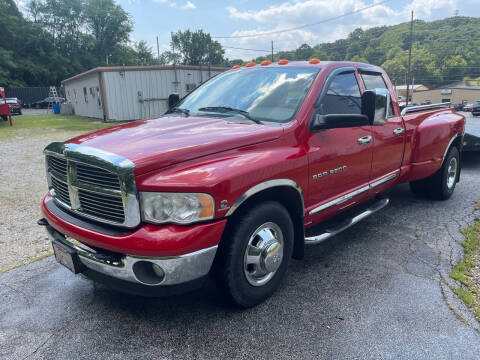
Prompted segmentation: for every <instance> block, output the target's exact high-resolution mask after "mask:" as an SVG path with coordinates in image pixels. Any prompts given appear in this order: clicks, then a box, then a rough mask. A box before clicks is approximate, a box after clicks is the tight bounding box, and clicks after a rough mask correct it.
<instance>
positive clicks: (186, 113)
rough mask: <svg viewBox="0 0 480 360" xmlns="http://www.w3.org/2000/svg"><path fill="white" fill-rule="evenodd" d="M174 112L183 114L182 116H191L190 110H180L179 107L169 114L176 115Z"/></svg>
mask: <svg viewBox="0 0 480 360" xmlns="http://www.w3.org/2000/svg"><path fill="white" fill-rule="evenodd" d="M174 112H179V113H182V114H185V115H189V114H190V110H188V109H182V108H178V107H176V108H173V109H171V110H170V111H169V112H168V114H170V113H174Z"/></svg>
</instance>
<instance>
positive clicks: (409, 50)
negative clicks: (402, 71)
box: [405, 10, 413, 106]
mask: <svg viewBox="0 0 480 360" xmlns="http://www.w3.org/2000/svg"><path fill="white" fill-rule="evenodd" d="M412 44H413V10H412V19H411V20H410V47H409V49H408V73H407V101H406V103H405V106H407V105H408V95H409V93H410V79H411V76H412ZM412 93H413V91H412ZM412 100H413V95H412Z"/></svg>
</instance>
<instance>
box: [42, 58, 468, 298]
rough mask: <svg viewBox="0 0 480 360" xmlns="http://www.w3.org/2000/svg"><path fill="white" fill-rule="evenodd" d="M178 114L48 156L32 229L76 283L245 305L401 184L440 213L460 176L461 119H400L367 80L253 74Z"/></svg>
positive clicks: (369, 70) (376, 77) (350, 70)
mask: <svg viewBox="0 0 480 360" xmlns="http://www.w3.org/2000/svg"><path fill="white" fill-rule="evenodd" d="M177 101H178V96H175V95H172V96H170V103H171V105H172V106H171V108H170V110H169V111H168V112H167V113H166V114H165V115H163V116H160V117H158V118H155V119H148V120H140V121H136V122H132V123H128V124H123V125H119V126H113V127H110V128H107V129H103V130H100V131H96V132H92V133H89V134H86V135H82V136H79V137H76V138H74V139H71V140H68V141H66V142H56V143H52V144H50V145H49V146H47V147H46V149H45V155H46V166H47V178H48V186H49V192H48V194H47V195H46V196H45V198H44V199H43V203H42V210H43V214H44V218H42V219H40V220H39V224H40V225H43V226H45V227H46V229H47V232H48V234H49V237H50V238H51V240H52V242H53V247H54V250H55V256H56V259H57V261H58V262H60V263H61V264H63V265H65V266H66V267H68V268H69V269H70V270H72V271H73V272H74V273H83V274H84V275H86V276H87V277H89V278H91V279H93V280H96V281H100V282H104V283H106V284H107V285H109V286H111V287H114V288H117V289H121V290H123V291H127V292H133V293H142V294H144V293H148V294H154V295H162V294H172V293H178V292H180V291H185V290H189V289H193V288H195V287H198V286H199V285H201V283H202V281H204V280H205V278H206V277H207V275H209V274H212V275H214V276H215V277H216V278H217V280H218V283H219V285H220V287H221V288H222V289H224V290H225V292H226V294H228V296H229V297H230V298H231V300H233V302H234V303H235V304H237V305H239V306H241V307H249V306H253V305H255V304H258V303H259V302H261V301H263V300H264V299H266V298H267V297H268V296H270V295H271V294H272V293H273V292H274V291H275V290H276V289H277V287H278V286H279V283H280V282H281V280H282V278H283V277H284V275H285V272H286V270H287V266H288V263H289V260H290V258H292V257H293V258H296V259H301V258H302V257H303V255H304V248H305V245H308V244H317V243H319V242H321V241H324V240H326V239H328V238H330V237H331V236H333V235H335V234H337V233H339V232H340V231H342V230H344V229H346V228H348V227H349V226H351V225H353V224H355V223H357V222H358V221H360V220H361V219H363V218H365V217H367V216H369V215H371V214H373V213H375V212H376V211H378V210H380V209H382V208H383V207H385V206H386V205H387V204H388V201H389V200H388V198H387V197H386V196H385V195H384V194H385V192H386V191H387V190H389V189H390V188H392V187H393V186H395V185H396V184H398V183H403V182H410V184H411V189H412V191H413V192H414V193H415V194H418V195H424V196H429V197H432V198H434V199H439V200H443V199H448V198H449V197H450V196H451V195H452V193H453V191H454V189H455V185H456V183H457V182H458V181H459V178H460V165H461V152H462V139H463V136H464V127H465V118H464V117H463V116H462V115H459V114H457V113H455V110H454V109H452V108H449V107H448V106H447V105H445V104H437V105H435V104H433V105H426V106H419V107H411V108H408V109H406V110H404V111H403V113H400V110H399V106H398V103H397V100H396V97H395V93H394V91H393V88H392V85H391V83H390V80H389V79H388V77H387V75H386V73H385V72H384V71H383V70H382V69H381V68H379V67H377V66H372V65H368V64H362V63H354V62H320V61H318V60H316V59H313V60H311V61H309V62H290V63H289V62H288V61H286V60H282V61H279V62H278V63H275V64H272V63H270V62H268V61H267V62H263V63H262V64H259V65H257V64H254V63H249V64H247V66H244V67H235V68H234V69H232V70H229V71H227V72H224V73H222V74H220V75H218V76H216V77H214V78H212V79H210V80H209V81H207V82H206V83H204V84H203V85H201V86H200V87H198V88H197V89H195V90H194V91H193V92H191V93H190V94H188V95H187V96H186V97H185V98H183V99H182V100H181V101H178V102H177ZM175 102H176V104H175V105H174V104H173V103H175Z"/></svg>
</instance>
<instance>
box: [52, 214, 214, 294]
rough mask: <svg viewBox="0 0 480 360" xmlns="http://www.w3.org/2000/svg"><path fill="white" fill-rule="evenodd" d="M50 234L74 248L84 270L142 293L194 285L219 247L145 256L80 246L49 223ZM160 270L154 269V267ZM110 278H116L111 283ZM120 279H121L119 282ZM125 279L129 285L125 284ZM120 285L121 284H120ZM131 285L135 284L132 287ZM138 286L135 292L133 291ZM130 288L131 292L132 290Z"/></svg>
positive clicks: (208, 266)
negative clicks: (146, 289) (147, 289)
mask: <svg viewBox="0 0 480 360" xmlns="http://www.w3.org/2000/svg"><path fill="white" fill-rule="evenodd" d="M45 228H46V230H47V234H48V236H49V238H50V240H51V241H52V242H53V243H57V244H60V245H62V246H64V247H67V248H69V249H71V250H73V251H74V252H75V253H76V255H78V259H79V260H80V262H81V265H82V269H81V272H82V273H84V274H85V275H87V276H88V277H91V278H93V279H94V280H99V281H102V279H103V281H102V282H104V283H106V284H107V285H115V284H116V285H117V286H116V288H119V289H120V290H126V291H127V292H134V293H140V292H142V293H143V291H138V290H141V289H142V288H143V289H145V287H150V288H156V289H160V288H171V287H172V286H176V285H181V284H192V283H193V282H194V281H195V280H200V279H203V278H205V277H206V275H207V274H208V272H209V271H210V268H211V266H212V264H213V260H214V258H215V254H216V251H217V246H216V245H215V246H212V247H209V248H206V249H202V250H198V251H195V252H193V253H189V254H184V255H180V256H170V257H142V256H132V255H124V254H118V253H112V252H108V251H102V250H100V249H94V248H89V247H88V246H80V245H79V244H76V243H75V242H74V241H70V240H69V239H67V238H66V236H65V235H64V234H62V233H60V232H58V231H57V230H55V229H54V228H53V227H52V226H50V225H48V224H45ZM154 265H155V266H157V269H158V268H160V269H161V271H160V274H161V275H158V273H159V271H157V272H154V271H152V269H153V266H154ZM109 279H111V280H113V282H112V283H110V281H109ZM119 281H120V282H119ZM121 282H124V284H125V285H126V286H122V285H121ZM118 285H119V286H118ZM129 285H131V286H129ZM135 285H136V286H135ZM132 289H134V291H131V290H132ZM128 290H130V291H128Z"/></svg>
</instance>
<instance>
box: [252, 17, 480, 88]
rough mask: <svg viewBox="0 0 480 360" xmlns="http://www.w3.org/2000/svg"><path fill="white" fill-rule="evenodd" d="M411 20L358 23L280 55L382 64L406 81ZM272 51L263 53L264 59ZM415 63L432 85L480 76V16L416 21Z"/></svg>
mask: <svg viewBox="0 0 480 360" xmlns="http://www.w3.org/2000/svg"><path fill="white" fill-rule="evenodd" d="M409 25H410V24H409V23H402V24H398V25H394V26H382V27H376V28H371V29H368V30H362V29H356V30H355V31H353V32H352V33H350V34H349V35H348V37H347V39H342V40H338V41H335V42H333V43H324V44H319V45H315V46H313V47H311V46H309V45H302V46H300V47H299V48H298V49H297V50H295V51H291V52H280V53H278V54H276V55H275V58H286V59H289V60H294V59H296V60H306V59H309V58H311V57H318V58H320V59H321V60H354V61H363V62H368V63H371V64H375V65H380V66H382V67H383V68H384V69H385V70H386V71H387V72H388V74H389V76H390V77H391V79H392V81H393V82H396V83H397V84H405V75H406V72H407V64H408V47H409V43H410V42H409V41H410V35H409ZM265 58H268V56H267V57H260V58H257V59H255V61H257V62H258V61H261V60H263V59H265ZM412 59H413V60H412V68H413V76H414V81H415V83H423V84H426V85H428V86H438V85H442V84H447V83H452V82H456V81H461V80H463V79H464V78H465V77H473V78H476V77H479V76H480V19H479V18H472V17H460V16H455V17H451V18H446V19H443V20H438V21H433V22H425V21H421V20H416V21H414V37H413V52H412Z"/></svg>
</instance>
